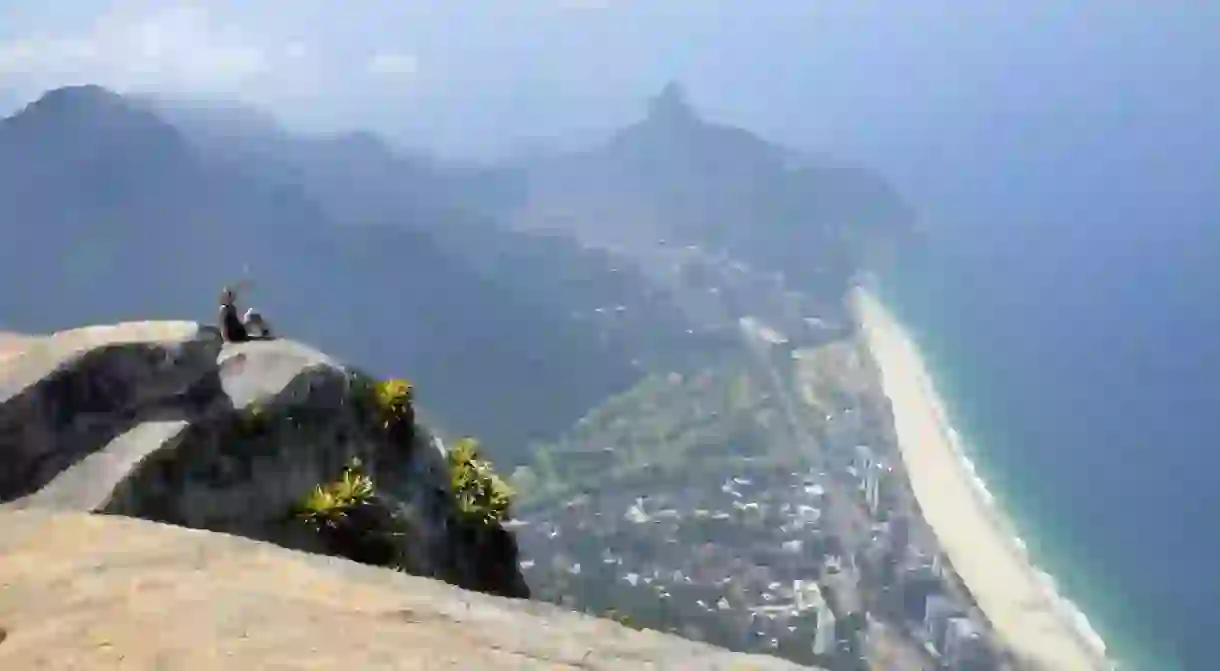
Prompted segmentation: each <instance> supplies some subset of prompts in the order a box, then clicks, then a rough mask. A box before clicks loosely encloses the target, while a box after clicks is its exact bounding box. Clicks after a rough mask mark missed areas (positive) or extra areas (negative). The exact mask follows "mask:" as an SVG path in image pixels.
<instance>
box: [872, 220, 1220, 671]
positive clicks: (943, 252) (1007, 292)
mask: <svg viewBox="0 0 1220 671" xmlns="http://www.w3.org/2000/svg"><path fill="white" fill-rule="evenodd" d="M1101 214H1103V215H1106V216H1108V217H1111V218H1110V221H1113V222H1119V223H1116V224H1114V225H1111V226H1108V227H1097V226H1093V227H1086V226H1084V225H1081V224H1080V223H1079V220H1078V219H1077V218H1075V217H1073V218H1071V219H1068V218H1064V219H1058V220H1053V221H1046V220H1043V221H1041V222H1039V223H1029V220H1027V219H1026V220H1022V222H1020V223H1018V222H1017V221H1016V220H1014V221H1012V222H998V223H997V222H991V225H986V226H980V225H975V226H968V225H943V226H941V227H935V226H934V227H932V228H933V231H932V235H931V236H930V239H929V240H928V243H927V244H926V245H923V246H921V247H920V248H919V249H918V250H915V251H914V252H912V253H910V254H908V255H907V257H906V258H905V259H904V260H903V262H902V263H901V264H900V265H899V266H898V267H896V268H893V269H891V270H890V271H889V272H888V273H887V274H886V275H885V276H884V277H883V278H882V286H881V297H882V299H883V300H884V302H885V303H886V304H887V306H888V307H889V308H890V309H891V310H892V311H893V312H894V313H895V314H896V316H897V317H898V318H899V319H900V320H901V321H902V322H903V323H904V325H905V326H906V327H907V328H908V329H909V331H910V332H911V334H912V336H913V337H914V338H915V340H916V341H917V342H918V344H919V347H920V349H921V352H922V354H923V356H924V358H925V361H926V362H927V364H928V367H929V370H930V371H931V373H932V375H933V377H934V380H935V383H936V386H937V389H938V390H939V391H940V393H941V395H942V397H943V398H944V401H945V404H946V406H947V408H948V412H949V414H950V417H951V420H952V422H953V425H954V427H955V429H956V430H957V432H958V434H959V436H960V438H961V443H962V447H963V451H964V452H965V453H966V454H967V456H968V457H969V458H970V459H971V461H973V463H974V465H975V468H976V469H977V472H978V474H979V475H980V477H981V478H982V479H983V480H984V481H985V482H986V486H987V489H988V491H989V492H990V493H991V494H992V495H993V496H994V497H995V500H996V503H997V505H999V506H1001V507H1002V508H1003V509H1004V510H1005V511H1006V513H1007V515H1008V516H1009V517H1010V519H1012V521H1013V522H1014V523H1015V525H1016V527H1017V529H1018V530H1019V533H1020V536H1021V539H1022V541H1023V542H1024V544H1025V545H1026V547H1027V549H1028V550H1029V553H1030V555H1031V557H1032V558H1033V560H1034V561H1035V563H1036V564H1037V565H1038V566H1039V568H1041V569H1043V570H1044V571H1046V572H1047V573H1048V574H1049V575H1050V576H1053V580H1054V582H1055V585H1056V587H1057V589H1058V591H1059V592H1060V593H1061V594H1062V595H1063V596H1064V597H1066V598H1068V599H1070V600H1071V601H1072V602H1073V603H1074V604H1076V605H1077V606H1078V607H1079V608H1080V610H1081V611H1083V613H1084V614H1085V615H1086V616H1087V618H1088V625H1089V626H1090V627H1091V628H1092V629H1094V630H1096V632H1097V633H1098V634H1100V636H1101V637H1102V638H1103V639H1104V641H1105V642H1106V645H1107V648H1108V651H1109V654H1110V657H1111V658H1112V659H1113V660H1115V661H1117V662H1118V664H1119V668H1120V669H1140V670H1145V669H1147V670H1149V671H1161V670H1164V671H1172V670H1174V669H1190V670H1194V669H1199V670H1208V669H1217V668H1220V651H1218V650H1217V648H1216V645H1215V643H1214V637H1215V635H1216V632H1218V631H1220V220H1218V219H1213V218H1210V217H1208V216H1202V215H1203V214H1205V213H1204V212H1202V211H1200V210H1196V211H1195V212H1194V214H1195V215H1198V216H1182V215H1181V213H1177V214H1176V216H1170V215H1172V214H1173V213H1169V214H1167V216H1165V217H1163V218H1160V219H1157V218H1154V217H1152V216H1149V215H1150V214H1151V213H1150V212H1143V213H1142V214H1143V215H1145V216H1140V214H1141V213H1140V212H1138V211H1137V210H1134V209H1132V207H1122V208H1118V207H1116V208H1115V211H1114V212H1108V213H1101ZM1158 221H1159V222H1160V223H1159V224H1158V225H1151V224H1150V222H1158Z"/></svg>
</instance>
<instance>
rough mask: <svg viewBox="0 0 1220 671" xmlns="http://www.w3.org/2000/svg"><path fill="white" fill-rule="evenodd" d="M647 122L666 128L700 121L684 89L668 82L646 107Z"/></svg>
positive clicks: (680, 85) (679, 85)
mask: <svg viewBox="0 0 1220 671" xmlns="http://www.w3.org/2000/svg"><path fill="white" fill-rule="evenodd" d="M648 121H649V122H651V123H654V124H662V125H667V126H683V125H692V124H697V123H699V121H700V119H699V116H698V114H697V113H696V112H695V110H694V108H693V107H691V105H690V102H689V101H688V100H687V97H686V89H685V88H684V87H683V86H682V84H681V83H679V82H669V83H668V84H666V85H665V87H664V88H663V89H661V92H660V93H659V94H657V95H656V96H654V97H653V99H652V100H651V101H650V103H649V105H648Z"/></svg>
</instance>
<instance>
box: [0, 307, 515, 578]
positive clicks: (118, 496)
mask: <svg viewBox="0 0 1220 671" xmlns="http://www.w3.org/2000/svg"><path fill="white" fill-rule="evenodd" d="M367 383H368V380H367V379H366V378H364V377H363V375H362V374H361V373H359V372H357V371H353V370H349V369H347V368H346V367H344V366H343V365H341V364H339V363H338V362H336V361H333V360H332V359H330V358H329V357H327V356H326V355H324V354H322V353H321V352H318V351H316V350H313V349H311V348H309V347H307V346H305V345H302V344H300V343H296V342H292V341H289V340H271V341H252V342H244V343H235V344H225V343H222V342H221V340H220V338H219V336H218V334H217V333H216V332H215V331H214V330H212V329H208V328H201V327H200V326H198V325H197V324H194V323H191V322H136V323H129V324H118V325H114V326H108V327H89V328H84V329H75V330H73V331H66V332H62V333H57V334H54V335H52V336H50V337H47V338H44V339H40V340H38V341H36V342H34V343H33V344H30V345H29V346H27V347H25V349H24V350H23V351H22V352H20V353H19V354H18V355H16V356H13V357H9V358H6V359H5V360H3V361H0V501H3V502H7V505H8V507H10V508H17V509H24V508H50V509H57V510H74V511H80V512H101V513H110V514H118V515H125V516H130V517H140V518H144V519H150V520H155V521H160V522H167V523H171V524H176V525H180V526H185V527H192V528H198V529H209V530H214V531H224V532H227V533H234V534H239V535H243V536H248V537H251V538H258V539H262V540H270V541H273V542H276V543H278V544H280V545H284V546H288V547H295V548H298V549H307V550H312V551H322V550H324V549H326V548H325V547H324V545H325V544H324V543H323V542H322V541H321V539H320V538H319V537H318V535H317V534H316V533H314V532H312V531H311V530H309V529H308V528H306V527H305V526H304V525H303V524H301V523H300V522H299V521H298V520H296V519H294V518H293V516H292V511H293V508H294V507H295V506H296V505H297V504H298V503H299V502H300V501H301V500H302V499H303V498H304V497H305V495H307V494H308V493H309V492H310V491H311V490H312V489H313V488H314V487H315V486H317V485H318V484H319V483H324V482H329V481H331V480H334V479H335V478H336V477H337V476H338V475H339V473H340V472H341V471H342V469H343V467H344V465H346V464H347V463H349V461H350V460H351V459H352V458H358V459H359V460H360V461H361V463H362V464H363V465H364V470H365V472H367V473H368V474H369V475H370V476H372V477H373V479H374V482H375V483H376V486H377V489H378V493H379V497H380V498H379V500H380V501H382V502H383V503H384V506H385V507H387V508H389V509H390V510H392V511H393V512H395V513H397V514H398V515H399V516H400V518H401V519H402V520H405V521H407V522H408V523H409V526H408V533H409V538H410V543H407V544H406V547H405V549H404V551H405V556H404V557H403V562H404V564H405V566H406V568H408V569H409V570H411V571H412V572H415V573H418V574H420V575H426V576H431V577H438V578H443V579H447V580H450V581H452V582H455V583H456V584H459V585H462V586H467V587H472V588H477V589H486V590H488V591H493V592H496V593H499V594H505V595H513V596H525V595H526V594H528V588H526V586H525V582H524V579H523V578H522V577H521V575H520V571H519V569H518V568H517V566H516V545H515V542H513V541H512V540H511V536H504V535H502V534H501V535H500V536H494V534H492V535H491V536H487V534H484V536H487V537H484V536H480V537H478V538H472V537H471V536H470V534H469V533H468V532H467V531H465V530H463V529H460V528H459V527H458V525H456V524H454V519H455V514H454V512H455V511H454V505H453V498H452V496H451V493H450V491H449V471H448V465H447V463H446V458H445V450H444V447H443V445H441V444H440V443H439V441H437V440H436V439H434V438H433V437H432V436H431V435H430V434H429V432H428V431H427V430H426V428H424V427H421V426H417V427H415V431H414V434H413V436H410V437H407V438H402V439H394V438H393V437H391V436H390V435H388V433H387V432H386V431H385V430H384V428H383V427H382V426H381V425H380V423H379V422H378V421H377V419H376V418H375V417H373V415H372V408H371V407H370V399H369V396H368V394H367V389H365V388H364V387H363V386H362V385H366V384H367ZM493 531H494V530H493ZM488 533H489V534H490V533H491V532H488ZM489 539H490V540H492V541H500V543H499V545H498V546H497V550H496V552H489V551H488V550H489V548H490V547H491V546H490V545H488V542H489ZM505 539H508V541H507V543H505V542H504V541H505ZM497 563H498V564H500V566H497Z"/></svg>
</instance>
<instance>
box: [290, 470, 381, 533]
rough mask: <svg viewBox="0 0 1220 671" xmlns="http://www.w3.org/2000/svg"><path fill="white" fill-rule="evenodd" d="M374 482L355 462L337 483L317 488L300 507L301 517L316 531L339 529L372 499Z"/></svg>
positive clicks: (329, 483)
mask: <svg viewBox="0 0 1220 671" xmlns="http://www.w3.org/2000/svg"><path fill="white" fill-rule="evenodd" d="M373 494H374V488H373V479H372V478H370V477H369V476H368V475H365V474H364V473H363V472H362V471H361V470H360V461H359V460H357V459H353V460H352V461H351V462H349V464H348V465H347V466H345V467H344V468H343V473H342V474H341V475H340V476H339V478H338V479H337V480H335V481H334V482H328V483H326V484H320V485H318V486H316V487H314V489H313V491H311V492H310V493H309V494H308V495H307V496H306V497H305V499H304V500H302V501H301V504H300V506H299V511H298V516H299V517H300V518H301V520H302V521H303V522H305V523H306V524H307V525H309V526H310V527H312V528H314V529H315V530H321V529H324V528H329V529H335V528H338V527H339V526H340V525H341V524H342V523H343V522H344V520H346V519H347V517H348V515H349V514H350V513H351V512H352V511H353V510H355V509H356V508H358V507H359V506H363V505H368V504H369V503H370V501H371V500H372V498H373Z"/></svg>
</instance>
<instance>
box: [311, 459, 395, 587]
mask: <svg viewBox="0 0 1220 671" xmlns="http://www.w3.org/2000/svg"><path fill="white" fill-rule="evenodd" d="M297 516H298V518H299V519H300V520H301V521H303V522H304V523H305V524H306V525H308V526H309V527H310V528H311V529H312V530H314V531H315V532H316V533H318V534H319V535H320V536H321V538H322V541H323V543H324V544H325V545H326V547H327V549H328V550H329V551H330V552H332V553H334V554H337V555H339V556H342V557H346V558H348V559H351V560H353V561H358V562H362V563H365V564H373V565H376V566H393V567H396V566H399V565H400V564H401V563H402V557H403V546H402V543H403V542H405V535H406V525H405V524H404V523H403V522H402V520H401V519H400V518H399V517H398V515H397V514H396V513H395V512H394V511H393V510H392V508H391V506H390V504H389V502H387V501H384V500H382V499H381V498H380V497H378V496H377V491H376V488H375V487H374V484H373V479H372V478H370V477H369V476H368V475H366V474H365V473H364V472H363V471H362V469H361V465H360V462H359V461H357V460H353V461H352V463H350V464H349V465H348V466H346V467H345V468H344V469H343V472H342V474H340V476H339V478H338V479H336V480H335V481H334V482H330V483H326V484H324V485H318V486H317V487H315V488H314V489H313V491H311V492H310V493H309V495H308V496H306V497H305V498H304V500H302V501H301V503H300V505H299V506H298V511H297Z"/></svg>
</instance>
